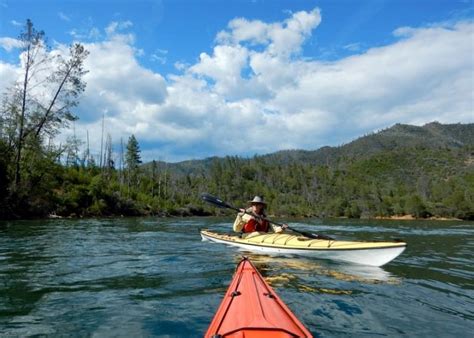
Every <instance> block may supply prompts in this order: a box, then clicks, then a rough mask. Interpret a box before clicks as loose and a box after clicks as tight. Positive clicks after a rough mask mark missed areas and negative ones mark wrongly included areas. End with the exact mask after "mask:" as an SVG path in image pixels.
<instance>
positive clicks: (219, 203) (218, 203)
mask: <svg viewBox="0 0 474 338" xmlns="http://www.w3.org/2000/svg"><path fill="white" fill-rule="evenodd" d="M201 199H202V200H203V201H206V202H208V203H211V204H213V205H215V206H216V207H219V208H227V209H235V208H234V207H233V206H231V205H229V204H227V203H226V202H224V201H223V200H221V199H220V198H218V197H216V196H212V195H211V194H208V193H202V194H201Z"/></svg>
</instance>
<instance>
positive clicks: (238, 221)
mask: <svg viewBox="0 0 474 338" xmlns="http://www.w3.org/2000/svg"><path fill="white" fill-rule="evenodd" d="M242 210H243V211H242ZM251 218H252V216H250V215H249V214H247V213H246V210H245V209H241V212H239V213H238V214H237V217H236V218H235V221H234V226H233V229H234V231H235V232H241V231H242V229H243V228H244V225H245V224H246V223H247V222H248V221H249V220H250V219H251Z"/></svg>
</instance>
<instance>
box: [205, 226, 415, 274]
mask: <svg viewBox="0 0 474 338" xmlns="http://www.w3.org/2000/svg"><path fill="white" fill-rule="evenodd" d="M201 237H202V239H203V240H208V241H211V242H215V243H221V244H227V245H229V246H235V247H238V248H241V249H245V250H248V251H252V252H261V253H267V254H276V255H302V256H307V257H316V258H320V259H331V260H337V261H343V262H350V263H355V264H362V265H370V266H382V265H384V264H387V263H388V262H390V261H392V260H394V259H395V258H396V257H398V256H399V255H400V254H401V253H402V252H403V251H404V250H405V249H406V246H398V247H388V248H370V249H348V250H334V249H314V250H302V249H294V248H274V247H268V246H260V245H254V244H246V243H237V242H231V241H227V240H222V239H219V238H215V237H212V236H207V235H205V234H203V233H201Z"/></svg>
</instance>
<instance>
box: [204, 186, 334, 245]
mask: <svg viewBox="0 0 474 338" xmlns="http://www.w3.org/2000/svg"><path fill="white" fill-rule="evenodd" d="M201 198H202V199H203V200H204V201H206V202H208V203H210V204H213V205H215V206H216V207H218V208H226V209H232V210H235V211H237V212H242V211H241V210H240V209H238V208H236V207H233V206H232V205H230V204H229V203H227V202H224V201H223V200H221V199H220V198H218V197H216V196H212V195H210V194H208V193H203V194H201ZM244 213H245V214H247V215H250V216H253V217H257V218H260V219H262V220H265V221H267V222H269V223H272V224H275V225H278V226H280V227H281V226H283V224H281V223H277V222H274V221H272V220H269V219H268V218H265V217H262V216H259V215H254V214H252V213H249V212H247V211H244ZM287 229H289V230H291V231H293V232H296V233H299V234H301V235H303V236H305V237H308V238H313V239H325V240H328V241H333V240H334V238H332V237H329V236H326V235H320V234H313V233H310V232H306V231H300V230H295V229H293V228H290V227H288V228H287Z"/></svg>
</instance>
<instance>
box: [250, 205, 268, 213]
mask: <svg viewBox="0 0 474 338" xmlns="http://www.w3.org/2000/svg"><path fill="white" fill-rule="evenodd" d="M263 209H265V205H263V204H260V203H255V204H252V211H253V212H254V213H256V214H261V213H262V212H263Z"/></svg>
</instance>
